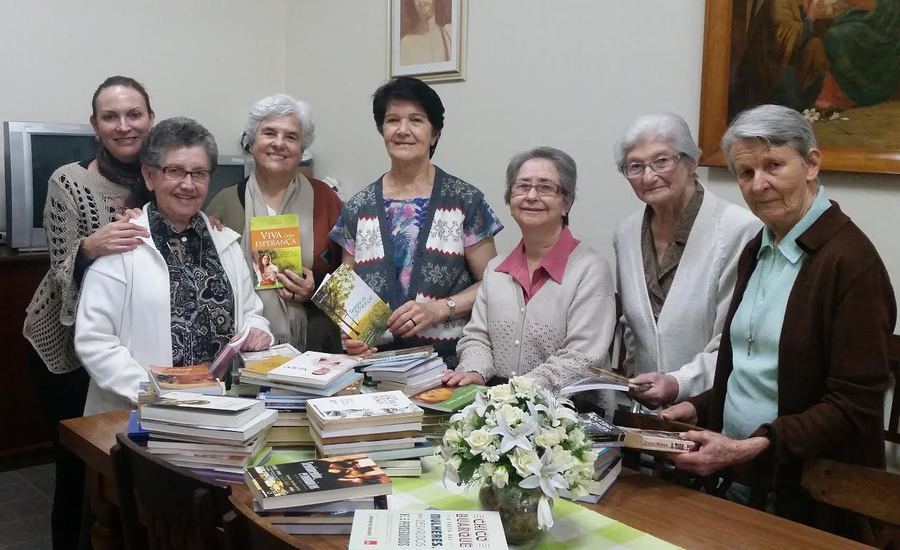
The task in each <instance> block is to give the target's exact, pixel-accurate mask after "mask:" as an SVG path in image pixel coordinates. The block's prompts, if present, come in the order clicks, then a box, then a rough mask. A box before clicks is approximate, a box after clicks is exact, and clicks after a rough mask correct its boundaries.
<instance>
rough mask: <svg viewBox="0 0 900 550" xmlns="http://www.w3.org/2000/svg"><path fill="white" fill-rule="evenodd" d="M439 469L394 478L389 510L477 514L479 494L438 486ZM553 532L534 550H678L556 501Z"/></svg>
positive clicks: (434, 465)
mask: <svg viewBox="0 0 900 550" xmlns="http://www.w3.org/2000/svg"><path fill="white" fill-rule="evenodd" d="M441 474H442V471H441V465H440V464H439V463H438V461H437V459H436V458H435V457H431V458H428V459H426V460H425V461H424V462H423V474H422V477H420V478H394V479H393V480H392V481H393V486H394V492H393V494H392V495H391V496H390V497H388V508H390V509H391V510H426V509H437V510H477V509H479V508H480V504H479V502H478V491H477V490H475V489H471V490H469V491H466V490H464V489H463V488H460V487H456V486H455V485H453V484H449V483H448V484H447V486H446V487H445V486H444V485H443V483H442V482H441ZM553 521H554V523H553V528H551V529H550V531H549V532H547V533H545V534H544V535H543V536H542V537H541V538H540V540H539V542H538V544H537V546H536V547H535V548H537V549H541V550H544V549H546V550H556V549H560V550H561V549H565V550H576V549H580V548H584V549H585V550H588V549H589V550H601V549H607V548H609V549H626V548H627V549H635V550H638V549H651V548H652V549H656V548H678V547H677V546H673V545H672V544H669V543H668V542H665V541H663V540H660V539H658V538H656V537H654V536H652V535H648V534H647V533H643V532H641V531H638V530H637V529H634V528H632V527H629V526H628V525H625V524H624V523H621V522H619V521H616V520H613V519H610V518H608V517H606V516H604V515H602V514H598V513H597V512H594V511H593V510H589V509H587V508H585V507H584V506H580V505H578V504H575V503H573V502H569V501H567V500H565V499H562V498H559V499H557V500H556V502H555V503H554V505H553Z"/></svg>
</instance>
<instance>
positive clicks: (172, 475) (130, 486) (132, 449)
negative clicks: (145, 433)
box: [111, 434, 231, 550]
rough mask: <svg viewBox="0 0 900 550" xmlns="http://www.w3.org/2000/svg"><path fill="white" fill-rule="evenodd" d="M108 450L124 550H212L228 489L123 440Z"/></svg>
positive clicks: (219, 533)
mask: <svg viewBox="0 0 900 550" xmlns="http://www.w3.org/2000/svg"><path fill="white" fill-rule="evenodd" d="M116 441H117V443H116V446H115V447H113V450H112V453H111V455H112V460H113V470H114V473H115V478H116V489H117V492H118V497H119V517H120V519H121V523H122V535H123V539H124V541H125V545H126V548H129V549H136V550H138V549H139V550H144V549H152V550H156V549H159V550H166V549H171V550H178V549H181V548H190V549H191V550H195V549H199V550H203V549H207V548H208V549H217V548H221V542H222V525H221V522H222V517H223V516H224V515H225V512H226V511H227V509H228V507H229V506H230V503H229V501H228V497H229V495H230V494H231V488H230V487H229V486H228V485H225V484H217V483H213V482H210V481H207V480H205V479H203V478H202V477H200V476H197V475H196V474H193V473H191V472H189V471H187V470H185V469H182V468H179V467H177V466H174V465H172V464H169V463H167V462H165V461H164V460H161V459H160V458H158V457H155V456H153V455H152V454H150V453H148V452H147V451H146V450H145V449H144V448H142V447H140V446H139V445H137V444H136V443H134V442H133V441H131V440H130V439H128V437H127V436H126V435H125V434H118V435H116Z"/></svg>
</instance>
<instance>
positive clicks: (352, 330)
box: [312, 264, 391, 347]
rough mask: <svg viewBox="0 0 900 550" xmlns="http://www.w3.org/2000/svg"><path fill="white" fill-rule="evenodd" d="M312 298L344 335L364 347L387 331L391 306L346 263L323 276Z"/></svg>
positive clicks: (376, 340)
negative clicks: (359, 341)
mask: <svg viewBox="0 0 900 550" xmlns="http://www.w3.org/2000/svg"><path fill="white" fill-rule="evenodd" d="M312 301H313V303H314V304H316V305H317V306H318V307H319V309H321V310H322V311H324V312H325V314H326V315H328V317H329V318H331V320H332V321H334V322H335V324H336V325H337V326H339V327H340V328H341V330H342V331H343V332H344V333H345V334H347V336H349V337H350V338H353V339H354V340H361V341H363V342H365V343H366V345H367V346H370V347H371V346H374V345H375V344H376V343H377V342H378V340H379V339H380V338H381V336H382V335H383V334H384V331H385V330H387V320H388V317H390V316H391V308H390V307H388V305H387V304H386V303H384V301H382V300H381V298H379V297H378V295H377V294H375V292H374V291H373V290H372V289H371V288H370V287H369V285H367V284H366V283H365V281H363V280H362V279H361V278H360V277H359V275H357V274H356V272H355V271H353V268H351V267H350V266H348V265H347V264H341V266H340V267H339V268H337V269H336V270H335V271H334V273H331V274H329V275H327V276H326V277H325V280H323V281H322V284H321V285H319V288H318V289H316V292H315V294H313V296H312Z"/></svg>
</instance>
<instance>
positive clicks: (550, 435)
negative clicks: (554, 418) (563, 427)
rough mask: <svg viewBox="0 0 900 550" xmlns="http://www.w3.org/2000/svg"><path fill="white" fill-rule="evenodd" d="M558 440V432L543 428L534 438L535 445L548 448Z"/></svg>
mask: <svg viewBox="0 0 900 550" xmlns="http://www.w3.org/2000/svg"><path fill="white" fill-rule="evenodd" d="M559 442H560V437H559V432H558V431H556V430H544V431H542V432H541V433H540V434H539V435H538V436H537V437H535V438H534V443H535V445H537V446H539V447H544V448H545V449H549V448H550V447H553V446H554V445H558V444H559Z"/></svg>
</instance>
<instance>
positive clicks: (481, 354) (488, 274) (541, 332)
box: [444, 147, 616, 392]
mask: <svg viewBox="0 0 900 550" xmlns="http://www.w3.org/2000/svg"><path fill="white" fill-rule="evenodd" d="M575 182H576V166H575V160H574V159H572V157H571V156H569V155H568V154H566V153H564V152H563V151H560V150H558V149H553V148H551V147H538V148H536V149H532V150H531V151H527V152H524V153H521V154H518V155H516V156H514V157H513V158H512V160H511V161H510V162H509V166H508V167H507V169H506V203H507V204H508V205H509V210H510V213H511V214H512V217H513V219H514V220H515V221H516V223H517V224H518V226H519V230H520V231H521V232H522V239H521V241H519V244H518V245H517V246H516V247H515V248H514V249H513V251H512V252H510V253H509V254H508V255H507V256H506V257H505V258H501V257H499V256H498V257H497V258H494V259H493V260H491V261H490V262H489V263H488V266H487V268H486V269H485V270H484V279H483V280H482V282H481V288H479V289H478V295H477V297H476V299H475V307H474V309H473V310H472V318H471V320H470V321H469V323H468V324H467V325H466V328H465V330H464V331H463V337H462V339H461V340H460V341H459V344H458V345H457V348H456V349H457V352H458V354H459V358H460V362H459V366H458V367H457V368H456V372H450V371H448V372H447V373H446V374H445V375H444V381H445V383H447V384H448V385H451V386H452V385H466V384H484V383H486V382H489V381H490V380H491V379H492V378H494V377H504V378H509V377H512V376H518V375H527V376H528V377H530V378H533V379H535V381H537V382H538V383H539V384H541V385H542V386H544V387H547V388H549V389H551V390H552V391H555V392H556V391H559V390H560V389H561V388H563V387H564V386H566V385H568V384H571V383H573V382H576V381H578V380H579V379H581V378H584V377H586V376H587V375H588V374H589V371H590V370H591V369H595V368H600V367H603V366H606V361H605V358H606V353H607V351H608V349H609V344H610V342H611V341H612V335H613V329H614V327H615V310H616V304H615V289H614V283H613V278H612V271H611V270H610V268H609V264H608V263H607V262H606V260H604V259H603V258H601V257H600V255H598V254H597V253H596V252H595V251H594V250H593V249H591V247H589V246H587V245H586V244H583V243H581V242H580V241H579V240H578V239H576V238H575V237H574V236H573V235H572V232H571V231H570V230H569V223H568V222H569V211H570V210H571V209H572V204H573V203H574V202H575Z"/></svg>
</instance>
